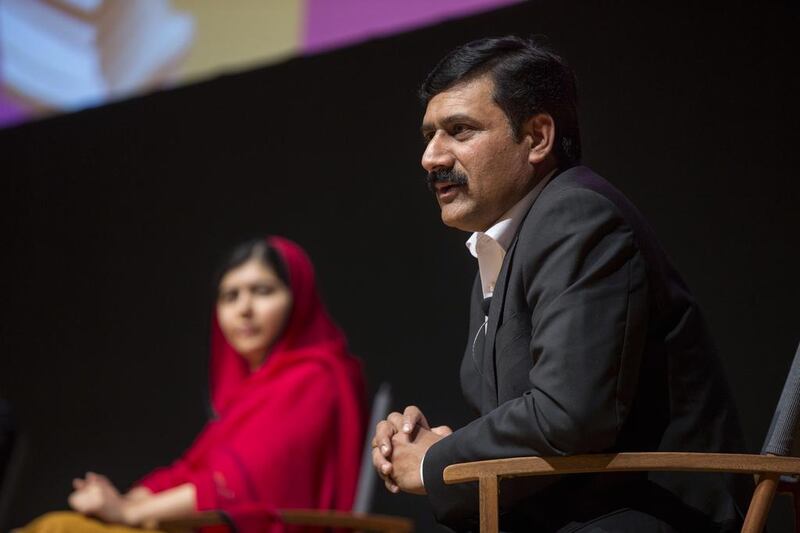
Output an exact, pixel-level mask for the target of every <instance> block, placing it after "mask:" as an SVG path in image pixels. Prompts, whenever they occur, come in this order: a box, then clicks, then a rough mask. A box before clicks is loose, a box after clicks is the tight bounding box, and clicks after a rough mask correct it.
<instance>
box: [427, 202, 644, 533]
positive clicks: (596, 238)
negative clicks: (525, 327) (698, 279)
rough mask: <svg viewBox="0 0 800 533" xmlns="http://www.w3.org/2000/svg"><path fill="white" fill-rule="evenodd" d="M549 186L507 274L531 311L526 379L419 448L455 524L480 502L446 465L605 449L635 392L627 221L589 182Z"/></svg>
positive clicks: (434, 495) (638, 290)
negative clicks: (452, 482) (449, 479)
mask: <svg viewBox="0 0 800 533" xmlns="http://www.w3.org/2000/svg"><path fill="white" fill-rule="evenodd" d="M555 194H556V195H557V196H556V197H550V198H548V199H547V201H543V202H541V203H540V202H537V203H536V204H534V206H533V208H532V209H531V212H530V213H529V215H528V217H527V219H526V220H525V222H524V223H523V227H522V228H521V230H520V234H519V241H518V242H517V245H516V249H515V251H514V254H515V255H514V257H513V259H512V261H513V262H514V263H512V264H513V265H514V266H515V269H514V270H513V271H512V272H511V275H517V276H519V275H521V276H522V277H523V283H522V286H523V287H524V290H525V301H526V303H527V307H528V312H530V315H531V316H530V327H531V329H530V346H529V349H530V357H531V358H532V360H533V366H532V369H531V370H530V373H529V375H528V383H529V388H528V390H526V391H525V392H524V393H523V394H522V395H521V396H519V397H516V398H513V399H511V400H509V401H507V402H505V403H502V404H500V405H499V406H498V407H497V408H496V409H494V410H492V411H490V412H488V413H486V414H485V415H484V416H481V417H479V418H477V419H476V420H474V421H472V422H471V423H470V424H468V425H467V426H465V427H463V428H461V429H459V430H457V431H456V432H455V433H453V434H452V435H451V436H449V437H447V438H445V439H443V440H441V441H439V442H438V443H436V444H435V445H434V446H432V447H431V448H430V449H429V450H428V453H427V454H426V456H425V462H424V476H425V484H426V490H427V492H428V495H429V500H430V502H431V504H432V505H433V507H434V512H435V514H436V515H437V518H438V519H439V521H440V522H443V523H445V524H448V525H451V526H454V527H456V528H457V529H462V528H463V527H465V526H464V524H465V522H464V521H465V520H470V519H471V517H474V516H475V514H476V512H477V497H476V485H477V484H476V483H472V484H467V485H460V486H445V485H444V483H443V480H442V472H443V470H444V468H445V467H446V466H447V465H449V464H454V463H462V462H469V461H476V460H482V459H494V458H502V457H513V456H524V455H542V456H548V455H566V454H576V453H585V452H597V451H601V450H606V449H608V448H610V447H612V446H613V445H614V444H615V441H616V438H617V435H618V432H619V431H620V428H621V426H622V424H623V423H624V421H625V418H626V415H627V412H628V410H629V408H630V405H631V402H632V401H633V395H634V391H635V388H636V384H637V379H638V371H639V364H640V360H641V354H642V351H643V347H644V342H645V338H646V329H647V319H648V317H647V282H646V273H645V268H644V263H643V260H642V258H641V255H640V253H639V251H638V249H637V246H636V243H635V239H634V236H633V232H632V230H631V228H630V227H629V226H628V225H627V223H626V222H625V220H624V218H623V217H622V215H621V214H620V213H619V211H618V210H617V208H616V206H614V205H613V204H612V203H611V202H610V201H609V200H608V199H606V198H605V197H603V196H601V195H599V194H597V193H595V192H593V191H590V190H586V189H567V190H562V191H558V192H557V193H555ZM542 200H544V199H542ZM507 318H508V317H504V320H506V319H507ZM501 327H502V326H501ZM496 348H497V347H496ZM497 357H502V352H499V353H498V355H497ZM502 379H503V376H498V380H502ZM501 505H502V500H501ZM501 512H502V508H501Z"/></svg>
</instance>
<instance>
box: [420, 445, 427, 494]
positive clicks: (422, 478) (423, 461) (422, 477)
mask: <svg viewBox="0 0 800 533" xmlns="http://www.w3.org/2000/svg"><path fill="white" fill-rule="evenodd" d="M425 453H428V452H425ZM424 464H425V456H424V455H423V456H422V459H420V461H419V480H420V481H421V482H422V488H423V489H424V488H425V476H424V475H423V473H422V465H424Z"/></svg>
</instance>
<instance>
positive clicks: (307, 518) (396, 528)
mask: <svg viewBox="0 0 800 533" xmlns="http://www.w3.org/2000/svg"><path fill="white" fill-rule="evenodd" d="M278 516H280V518H281V520H282V521H283V522H284V523H286V524H296V525H304V526H323V527H337V528H339V527H340V528H348V529H354V530H363V531H380V532H384V533H411V532H412V531H413V530H414V526H413V522H412V521H411V520H410V519H408V518H400V517H396V516H386V515H379V514H364V513H346V512H341V511H328V510H320V509H287V510H282V511H278ZM229 523H230V521H229V519H228V517H227V516H226V515H225V514H223V513H221V512H218V511H199V512H195V513H192V514H191V515H187V516H185V517H181V518H180V519H173V520H164V521H162V522H161V523H160V524H159V525H158V528H159V529H160V530H162V531H165V532H166V533H183V532H186V531H192V530H194V529H195V528H199V527H204V526H219V525H228V524H229Z"/></svg>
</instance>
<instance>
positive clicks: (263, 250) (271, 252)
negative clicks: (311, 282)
mask: <svg viewBox="0 0 800 533" xmlns="http://www.w3.org/2000/svg"><path fill="white" fill-rule="evenodd" d="M251 259H258V260H259V261H261V263H262V264H264V265H265V266H267V267H269V268H271V269H272V270H273V271H274V272H275V274H276V275H277V276H278V278H279V279H280V280H281V281H282V282H283V283H284V284H286V286H287V287H289V286H290V285H289V274H288V272H287V270H286V265H285V264H284V262H283V259H281V256H280V254H279V253H278V251H277V250H276V249H275V248H274V247H273V246H271V245H270V244H269V243H268V242H267V241H266V240H265V239H263V238H261V239H251V240H249V241H246V242H243V243H241V244H239V245H237V246H235V247H234V248H233V249H232V250H231V251H230V252H228V255H226V256H225V257H224V258H223V259H222V261H221V262H220V265H219V268H218V269H217V273H216V275H215V276H214V291H217V290H218V289H219V284H220V282H221V281H222V278H223V277H225V274H227V273H228V272H230V271H231V270H233V269H234V268H236V267H239V266H241V265H243V264H245V263H246V262H248V261H249V260H251Z"/></svg>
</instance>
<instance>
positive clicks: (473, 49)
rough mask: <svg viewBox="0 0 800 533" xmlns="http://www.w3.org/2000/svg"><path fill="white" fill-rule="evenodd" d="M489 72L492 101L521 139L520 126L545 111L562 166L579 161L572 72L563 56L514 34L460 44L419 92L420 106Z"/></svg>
mask: <svg viewBox="0 0 800 533" xmlns="http://www.w3.org/2000/svg"><path fill="white" fill-rule="evenodd" d="M486 73H489V74H490V75H491V76H492V80H493V81H494V95H493V96H494V101H495V103H496V104H497V105H498V106H499V107H500V109H502V110H503V112H504V113H505V115H506V117H507V118H508V121H509V123H510V124H511V127H512V128H513V130H514V134H515V135H516V136H517V139H518V140H519V139H520V138H521V133H522V125H523V124H524V123H525V121H526V120H527V119H528V118H530V117H531V116H533V115H535V114H537V113H544V112H546V113H549V114H550V116H552V117H553V120H554V122H555V126H556V139H555V141H556V142H555V146H554V149H553V151H554V153H555V156H556V158H557V159H558V164H559V166H561V167H562V168H564V167H570V166H574V165H577V164H578V163H579V162H580V159H581V139H580V129H579V127H578V92H577V87H576V81H575V74H574V73H573V72H572V69H570V68H569V67H568V66H567V64H566V63H565V62H564V60H563V59H562V58H561V57H559V56H558V55H556V54H555V53H554V52H552V51H550V50H548V49H547V48H545V47H544V46H542V45H539V44H537V43H535V42H533V41H532V40H527V39H522V38H520V37H516V36H513V35H510V36H507V37H496V38H486V39H479V40H477V41H472V42H469V43H467V44H465V45H462V46H460V47H458V48H456V49H455V50H453V51H452V52H450V53H449V54H447V55H446V56H445V57H444V58H443V59H442V60H441V61H439V64H437V65H436V66H435V67H434V68H433V70H432V71H431V73H430V74H428V77H427V78H425V81H424V82H423V83H422V87H420V90H419V96H420V99H421V100H422V103H423V104H424V105H427V104H428V102H429V101H430V100H431V98H433V97H434V96H436V95H437V94H439V93H440V92H443V91H446V90H447V89H449V88H450V87H452V86H453V85H455V84H456V83H458V82H461V81H466V80H468V79H470V78H476V77H478V76H481V75H483V74H486Z"/></svg>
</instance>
